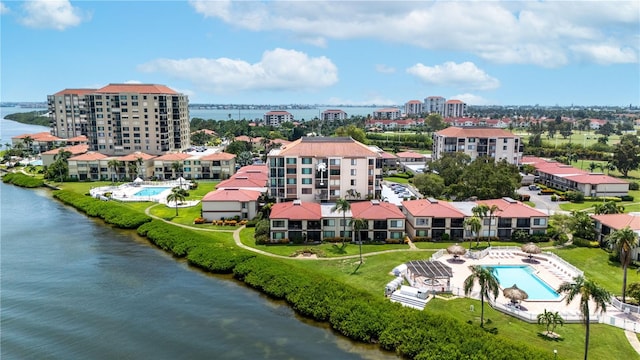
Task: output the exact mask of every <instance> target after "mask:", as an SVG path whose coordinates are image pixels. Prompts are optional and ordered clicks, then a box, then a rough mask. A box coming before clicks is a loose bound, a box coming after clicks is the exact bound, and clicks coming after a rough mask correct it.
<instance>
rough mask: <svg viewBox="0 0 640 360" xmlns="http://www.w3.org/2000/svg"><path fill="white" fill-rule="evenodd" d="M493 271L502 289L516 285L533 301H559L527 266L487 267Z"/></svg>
mask: <svg viewBox="0 0 640 360" xmlns="http://www.w3.org/2000/svg"><path fill="white" fill-rule="evenodd" d="M487 267H491V268H493V269H494V274H495V276H496V278H497V279H498V282H499V283H500V286H501V287H502V288H503V289H504V288H508V287H511V286H512V285H514V284H515V285H518V287H519V288H520V289H522V290H524V291H526V292H527V294H528V295H529V298H528V299H527V300H533V301H536V300H538V301H541V300H542V301H545V300H547V301H549V300H551V301H554V300H560V295H558V293H556V291H555V290H554V289H553V288H552V287H551V286H549V285H547V283H545V282H544V281H542V280H541V279H540V278H539V277H537V276H536V275H535V274H534V269H533V268H532V267H531V266H528V265H513V266H509V265H497V266H487Z"/></svg>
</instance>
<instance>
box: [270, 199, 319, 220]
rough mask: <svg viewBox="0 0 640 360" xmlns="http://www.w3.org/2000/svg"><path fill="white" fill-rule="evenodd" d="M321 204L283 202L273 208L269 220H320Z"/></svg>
mask: <svg viewBox="0 0 640 360" xmlns="http://www.w3.org/2000/svg"><path fill="white" fill-rule="evenodd" d="M321 218H322V210H321V207H320V204H318V203H311V202H297V201H295V202H283V203H277V204H274V205H273V206H272V207H271V215H269V219H289V220H320V219H321Z"/></svg>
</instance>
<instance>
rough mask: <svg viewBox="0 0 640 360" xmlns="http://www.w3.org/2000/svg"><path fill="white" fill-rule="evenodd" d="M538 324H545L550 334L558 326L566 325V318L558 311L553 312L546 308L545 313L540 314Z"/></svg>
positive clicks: (547, 333) (547, 332)
mask: <svg viewBox="0 0 640 360" xmlns="http://www.w3.org/2000/svg"><path fill="white" fill-rule="evenodd" d="M538 324H544V325H545V326H546V327H547V331H546V335H547V336H549V335H551V334H553V332H554V331H555V330H556V326H558V325H560V326H562V325H564V319H563V318H562V316H560V314H558V312H557V311H556V312H551V311H547V309H544V313H540V314H538ZM549 328H551V329H549Z"/></svg>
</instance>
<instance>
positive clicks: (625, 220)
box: [591, 214, 640, 231]
mask: <svg viewBox="0 0 640 360" xmlns="http://www.w3.org/2000/svg"><path fill="white" fill-rule="evenodd" d="M591 218H593V219H594V220H596V221H599V222H600V223H602V224H604V225H606V226H608V227H610V228H612V229H615V230H620V229H624V228H625V227H627V226H628V227H630V228H631V229H632V230H635V231H639V230H640V215H635V214H603V215H591Z"/></svg>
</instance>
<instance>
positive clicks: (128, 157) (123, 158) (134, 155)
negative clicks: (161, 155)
mask: <svg viewBox="0 0 640 360" xmlns="http://www.w3.org/2000/svg"><path fill="white" fill-rule="evenodd" d="M155 157H156V155H150V154H145V153H143V152H140V151H136V152H134V153H131V154H128V155H124V156H120V157H119V158H118V161H138V158H142V160H149V159H153V158H155Z"/></svg>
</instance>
